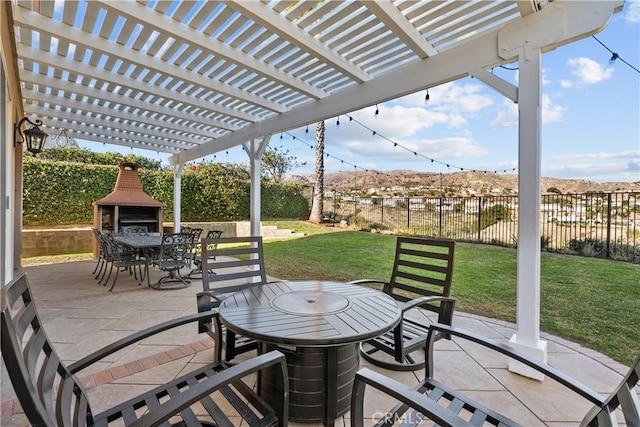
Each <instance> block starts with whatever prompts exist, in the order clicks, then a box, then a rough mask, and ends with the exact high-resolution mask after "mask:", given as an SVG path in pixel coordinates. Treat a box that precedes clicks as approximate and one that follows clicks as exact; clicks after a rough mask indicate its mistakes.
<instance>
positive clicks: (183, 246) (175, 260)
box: [151, 233, 191, 289]
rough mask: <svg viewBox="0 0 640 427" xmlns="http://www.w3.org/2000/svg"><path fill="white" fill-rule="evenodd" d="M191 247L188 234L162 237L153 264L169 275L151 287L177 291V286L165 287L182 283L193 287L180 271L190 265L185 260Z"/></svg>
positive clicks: (172, 234) (170, 234)
mask: <svg viewBox="0 0 640 427" xmlns="http://www.w3.org/2000/svg"><path fill="white" fill-rule="evenodd" d="M189 245H190V243H189V237H188V235H186V234H183V233H165V234H163V235H162V244H161V246H160V250H159V252H158V253H157V254H156V255H155V257H154V259H153V263H154V264H155V265H156V266H157V267H158V268H159V269H160V270H162V271H165V272H166V273H167V275H166V276H164V277H162V278H160V279H159V280H158V281H157V282H156V283H155V284H153V285H151V286H152V287H153V288H155V289H175V285H169V286H165V285H166V284H170V283H181V284H182V285H183V286H184V287H187V286H190V285H191V281H189V280H188V279H186V278H185V277H184V276H182V274H180V270H182V269H183V268H186V267H187V266H188V265H189V263H188V261H187V260H186V259H185V256H186V254H187V252H188V251H189Z"/></svg>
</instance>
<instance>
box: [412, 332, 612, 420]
mask: <svg viewBox="0 0 640 427" xmlns="http://www.w3.org/2000/svg"><path fill="white" fill-rule="evenodd" d="M437 331H439V332H441V333H443V334H446V335H450V336H456V337H459V338H463V339H466V340H468V341H471V342H474V343H476V344H480V345H482V346H484V347H487V348H490V349H492V350H495V351H497V352H498V353H501V354H504V355H506V356H508V357H511V358H512V359H514V360H517V361H518V362H521V363H524V364H525V365H527V366H529V367H530V368H532V369H535V370H536V371H538V372H540V373H542V374H544V375H546V376H548V377H550V378H552V379H554V380H556V381H557V382H558V383H560V384H562V385H563V386H565V387H567V388H568V389H569V390H571V391H573V392H574V393H577V394H579V395H580V396H582V397H584V398H585V399H587V400H588V401H590V402H591V403H593V404H595V405H598V406H600V407H602V406H603V405H604V398H603V397H602V396H601V395H600V394H599V393H597V392H595V391H594V390H592V389H590V388H589V387H587V386H586V385H584V384H582V383H581V382H579V381H577V380H575V379H573V378H571V377H570V376H568V375H567V374H565V373H563V372H561V371H559V370H557V369H555V368H554V367H552V366H549V365H548V364H546V363H544V362H541V361H539V360H537V359H535V358H533V357H531V356H529V355H528V354H525V353H523V352H522V351H519V350H517V349H515V348H513V347H511V346H509V345H506V344H503V343H501V342H498V341H495V340H492V339H490V338H486V337H483V336H481V335H478V334H476V333H473V332H469V331H466V330H464V329H459V328H454V327H452V326H449V325H443V324H440V323H434V324H433V325H431V326H430V327H429V333H428V335H427V341H426V349H425V354H426V359H427V360H426V365H425V375H426V376H427V378H432V377H433V344H434V341H435V336H436V332H437Z"/></svg>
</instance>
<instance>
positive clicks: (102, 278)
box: [98, 261, 113, 286]
mask: <svg viewBox="0 0 640 427" xmlns="http://www.w3.org/2000/svg"><path fill="white" fill-rule="evenodd" d="M112 271H113V261H111V263H110V267H109V274H107V269H106V268H105V269H104V272H103V273H102V277H101V278H100V281H99V282H98V283H100V284H101V285H102V286H105V285H106V284H107V283H108V282H109V278H110V277H111V272H112ZM105 276H107V277H106V278H105Z"/></svg>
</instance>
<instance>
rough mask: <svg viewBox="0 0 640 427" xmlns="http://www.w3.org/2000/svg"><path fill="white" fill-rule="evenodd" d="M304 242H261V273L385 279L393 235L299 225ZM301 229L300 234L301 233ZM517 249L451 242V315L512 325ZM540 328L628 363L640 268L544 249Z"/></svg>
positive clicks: (639, 323) (639, 330)
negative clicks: (474, 316)
mask: <svg viewBox="0 0 640 427" xmlns="http://www.w3.org/2000/svg"><path fill="white" fill-rule="evenodd" d="M300 224H303V225H298V226H297V227H296V226H295V223H290V224H288V225H287V226H288V227H292V228H294V229H296V231H305V232H307V234H308V235H307V237H304V238H300V239H293V240H280V241H266V243H265V248H264V250H265V262H266V267H267V273H268V274H270V275H272V276H275V277H278V278H281V279H288V280H294V279H307V278H314V279H323V280H337V281H349V280H354V279H362V278H369V279H384V280H387V279H389V277H390V274H391V268H392V265H393V255H394V250H395V236H389V235H380V234H372V233H367V232H358V231H343V232H340V233H336V232H333V231H337V230H336V229H330V231H331V232H329V233H327V231H329V230H327V229H326V228H325V227H315V228H313V227H314V226H309V225H308V224H306V223H300ZM301 227H304V228H305V229H301ZM516 269H517V259H516V250H515V249H513V248H504V247H497V246H488V245H479V244H471V243H458V244H457V245H456V254H455V269H454V275H453V285H452V291H451V292H452V296H453V297H454V298H456V310H459V311H464V312H467V313H474V314H479V315H483V316H487V317H492V318H496V319H502V320H507V321H510V322H515V316H516ZM541 281H542V283H541V308H540V310H541V313H540V316H541V324H540V328H541V330H542V331H544V332H548V333H551V334H554V335H557V336H560V337H562V338H566V339H568V340H571V341H574V342H578V343H580V344H582V345H583V346H585V347H588V348H591V349H594V350H597V351H600V352H602V353H604V354H607V355H608V356H610V357H612V358H613V359H615V360H617V361H619V362H622V363H625V364H626V365H629V364H631V363H632V362H633V361H634V360H635V357H636V356H637V355H638V353H639V352H640V316H639V314H640V266H639V265H634V264H630V263H626V262H620V261H611V260H605V259H596V258H585V257H578V256H572V255H562V254H556V253H547V252H543V253H542V256H541Z"/></svg>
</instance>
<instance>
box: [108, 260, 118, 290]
mask: <svg viewBox="0 0 640 427" xmlns="http://www.w3.org/2000/svg"><path fill="white" fill-rule="evenodd" d="M119 273H120V267H119V266H118V268H116V275H115V276H114V278H113V282H112V283H111V287H110V288H109V292H111V291H113V287H114V286H115V285H116V280H118V274H119ZM105 285H106V283H105Z"/></svg>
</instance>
